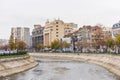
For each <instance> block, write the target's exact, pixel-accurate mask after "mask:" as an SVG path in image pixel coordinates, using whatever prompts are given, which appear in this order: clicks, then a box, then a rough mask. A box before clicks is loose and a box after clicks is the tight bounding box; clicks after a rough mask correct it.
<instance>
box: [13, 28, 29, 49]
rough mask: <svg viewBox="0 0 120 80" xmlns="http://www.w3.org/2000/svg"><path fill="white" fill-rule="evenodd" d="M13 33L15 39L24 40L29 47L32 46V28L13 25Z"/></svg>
mask: <svg viewBox="0 0 120 80" xmlns="http://www.w3.org/2000/svg"><path fill="white" fill-rule="evenodd" d="M11 35H12V36H13V39H14V41H15V40H17V41H24V42H25V43H26V44H27V46H28V47H29V46H30V29H29V28H28V27H13V28H12V29H11Z"/></svg>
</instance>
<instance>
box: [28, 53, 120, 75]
mask: <svg viewBox="0 0 120 80" xmlns="http://www.w3.org/2000/svg"><path fill="white" fill-rule="evenodd" d="M29 55H30V56H34V57H43V58H44V57H45V58H62V59H71V60H76V61H85V62H90V63H94V64H97V65H100V66H102V67H105V68H106V69H108V70H109V71H110V72H112V73H114V74H116V75H118V76H120V56H115V55H108V54H79V55H77V54H69V53H29Z"/></svg>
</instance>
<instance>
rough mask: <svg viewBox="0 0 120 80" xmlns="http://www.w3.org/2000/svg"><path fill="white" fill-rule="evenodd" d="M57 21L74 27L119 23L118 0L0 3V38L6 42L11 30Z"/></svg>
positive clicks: (5, 0)
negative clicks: (76, 25) (71, 23)
mask: <svg viewBox="0 0 120 80" xmlns="http://www.w3.org/2000/svg"><path fill="white" fill-rule="evenodd" d="M55 18H56V19H57V18H60V19H61V20H63V21H64V22H74V23H76V24H78V26H79V27H80V26H82V25H96V24H98V23H101V24H103V25H104V26H109V27H110V26H112V25H113V24H114V23H117V22H118V21H119V20H120V0H0V38H2V39H3V38H5V39H9V36H10V31H11V27H19V26H27V27H29V28H30V29H31V30H32V29H33V25H34V24H41V25H42V26H44V23H45V22H46V20H47V19H49V20H54V19H55Z"/></svg>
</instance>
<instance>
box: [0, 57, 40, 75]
mask: <svg viewBox="0 0 120 80" xmlns="http://www.w3.org/2000/svg"><path fill="white" fill-rule="evenodd" d="M37 64H38V63H37V62H35V61H34V60H32V59H30V57H17V58H7V59H0V77H4V76H8V75H12V74H15V73H18V72H22V71H25V70H28V69H30V68H32V67H34V66H36V65H37Z"/></svg>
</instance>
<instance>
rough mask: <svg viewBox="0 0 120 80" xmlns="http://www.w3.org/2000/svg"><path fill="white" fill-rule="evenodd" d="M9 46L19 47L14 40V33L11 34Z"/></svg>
mask: <svg viewBox="0 0 120 80" xmlns="http://www.w3.org/2000/svg"><path fill="white" fill-rule="evenodd" d="M9 47H10V49H11V50H14V49H16V48H17V41H16V40H14V38H13V35H11V36H10V39H9Z"/></svg>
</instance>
